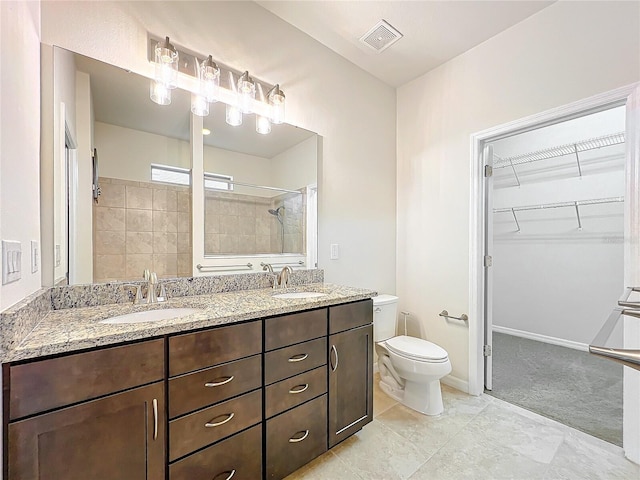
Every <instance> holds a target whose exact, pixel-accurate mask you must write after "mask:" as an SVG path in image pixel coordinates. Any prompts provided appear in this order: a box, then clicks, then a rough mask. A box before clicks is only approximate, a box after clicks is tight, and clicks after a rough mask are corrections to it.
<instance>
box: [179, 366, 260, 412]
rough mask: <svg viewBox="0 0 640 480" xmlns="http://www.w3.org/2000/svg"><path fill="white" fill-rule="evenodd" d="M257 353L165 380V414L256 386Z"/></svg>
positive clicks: (194, 408) (224, 397)
mask: <svg viewBox="0 0 640 480" xmlns="http://www.w3.org/2000/svg"><path fill="white" fill-rule="evenodd" d="M261 385H262V358H261V355H254V356H252V357H248V358H243V359H242V360H236V361H235V362H229V363H224V364H222V365H219V366H217V367H212V368H207V369H206V370H200V371H197V372H194V373H187V374H185V375H182V376H180V377H174V378H172V379H171V380H169V418H174V417H178V416H180V415H184V414H185V413H189V412H193V411H194V410H198V409H199V408H202V407H206V406H208V405H213V404H214V403H218V402H221V401H223V400H226V399H227V398H231V397H235V396H236V395H240V394H241V393H245V392H248V391H250V390H255V389H256V388H260V386H261Z"/></svg>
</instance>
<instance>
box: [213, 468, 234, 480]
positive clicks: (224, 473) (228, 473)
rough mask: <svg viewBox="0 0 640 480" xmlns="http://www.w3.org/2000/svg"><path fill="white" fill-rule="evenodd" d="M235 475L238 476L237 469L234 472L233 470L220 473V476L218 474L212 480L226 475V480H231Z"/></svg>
mask: <svg viewBox="0 0 640 480" xmlns="http://www.w3.org/2000/svg"><path fill="white" fill-rule="evenodd" d="M235 474H236V469H235V468H234V469H233V470H231V471H229V470H226V471H224V472H220V473H219V474H217V475H216V476H215V477H213V479H212V480H216V478H218V477H219V476H220V475H226V477H225V478H224V480H231V479H232V478H233V476H234V475H235Z"/></svg>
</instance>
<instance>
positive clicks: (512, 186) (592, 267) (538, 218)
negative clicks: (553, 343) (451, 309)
mask: <svg viewBox="0 0 640 480" xmlns="http://www.w3.org/2000/svg"><path fill="white" fill-rule="evenodd" d="M624 116H625V115H624V107H619V108H617V109H613V110H609V111H606V112H600V113H598V114H595V115H590V116H587V117H582V118H579V119H574V120H570V121H567V122H562V123H560V124H557V125H553V126H551V127H545V128H541V129H537V130H534V131H532V132H527V133H523V134H520V135H516V136H513V137H509V138H506V139H503V140H499V141H497V142H495V143H493V148H494V153H495V154H496V155H498V156H500V157H502V158H506V157H510V156H516V155H522V154H526V153H531V152H535V151H539V150H542V149H546V148H551V147H553V146H560V145H565V144H569V143H575V142H580V141H583V140H587V139H591V138H595V137H600V136H603V135H606V134H612V133H619V132H624V129H625V122H624ZM624 151H625V148H624V145H614V146H610V147H604V148H601V149H595V150H591V151H588V152H584V153H582V154H580V158H581V165H582V173H583V177H582V178H580V176H579V172H578V167H577V164H576V158H575V156H574V155H567V156H564V157H555V158H552V159H549V160H543V161H536V162H531V163H528V164H523V165H518V166H517V167H516V170H517V172H518V174H519V178H520V182H521V186H520V187H518V186H517V184H516V182H515V177H514V174H513V171H512V169H511V168H510V167H507V168H502V169H497V168H496V169H495V170H494V171H495V175H494V179H495V180H496V184H497V185H500V184H501V185H502V188H495V187H494V208H511V207H518V206H525V205H540V204H549V203H557V202H572V201H576V200H578V201H579V200H589V199H596V198H611V197H623V196H624V190H625V184H624ZM517 217H518V222H519V225H520V231H519V232H518V231H517V227H516V224H515V221H514V219H513V215H512V213H510V212H502V213H496V214H494V216H493V225H494V237H493V240H494V249H493V253H492V255H493V267H492V269H493V280H494V285H493V324H494V329H496V328H500V327H502V328H505V327H506V328H507V329H513V330H516V332H513V333H515V334H517V335H525V336H526V335H529V334H534V337H533V338H536V337H535V336H536V335H541V336H544V337H553V338H554V339H560V340H562V341H563V342H564V341H567V340H568V341H569V342H574V343H565V344H567V345H571V346H574V347H582V348H584V349H586V346H587V345H588V344H589V343H591V341H592V340H593V338H594V337H595V336H596V334H597V333H598V331H599V330H600V328H601V327H602V324H603V322H604V320H605V319H606V318H607V317H608V315H609V313H610V312H611V309H612V308H613V306H614V305H616V301H617V300H618V298H619V297H620V294H621V293H622V289H623V286H624V281H623V279H624V248H623V236H624V204H623V203H612V204H602V205H591V206H584V207H580V217H581V222H582V230H578V222H577V217H576V212H575V209H574V208H573V207H566V208H558V209H546V210H532V211H524V212H518V213H517ZM575 343H577V344H581V345H575Z"/></svg>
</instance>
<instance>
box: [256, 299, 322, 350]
mask: <svg viewBox="0 0 640 480" xmlns="http://www.w3.org/2000/svg"><path fill="white" fill-rule="evenodd" d="M326 334H327V309H326V308H322V309H320V310H310V311H308V312H302V313H293V314H291V315H283V316H281V317H274V318H268V319H266V320H265V322H264V343H265V350H275V349H276V348H281V347H286V346H287V345H291V344H293V343H300V342H304V341H306V340H311V339H313V338H318V337H322V336H323V335H326Z"/></svg>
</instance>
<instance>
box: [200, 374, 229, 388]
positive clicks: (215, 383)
mask: <svg viewBox="0 0 640 480" xmlns="http://www.w3.org/2000/svg"><path fill="white" fill-rule="evenodd" d="M220 378H224V380H219V379H216V380H214V381H213V382H207V383H205V384H204V386H205V387H219V386H220V385H226V384H227V383H229V382H230V381H231V380H233V379H234V378H235V377H234V376H233V375H231V376H230V377H226V378H225V377H220Z"/></svg>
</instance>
